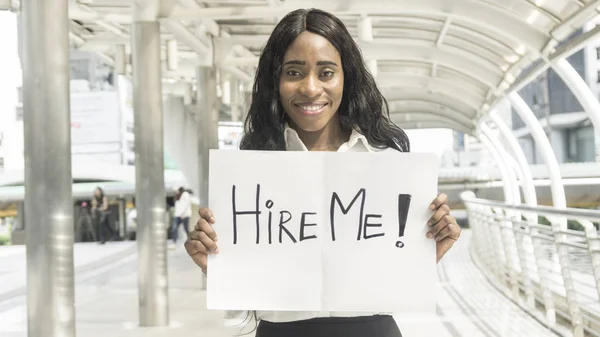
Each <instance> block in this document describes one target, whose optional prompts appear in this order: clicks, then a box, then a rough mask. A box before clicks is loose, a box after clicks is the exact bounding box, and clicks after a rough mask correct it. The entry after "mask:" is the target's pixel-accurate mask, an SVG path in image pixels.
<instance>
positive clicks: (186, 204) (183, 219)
mask: <svg viewBox="0 0 600 337" xmlns="http://www.w3.org/2000/svg"><path fill="white" fill-rule="evenodd" d="M174 216H175V218H174V219H173V228H172V233H171V237H172V238H173V244H177V236H178V233H179V225H181V224H183V229H185V234H186V235H189V232H190V228H189V223H190V217H191V216H192V201H191V199H190V194H189V193H188V191H186V190H185V189H184V188H183V187H179V189H177V192H176V193H175V213H174Z"/></svg>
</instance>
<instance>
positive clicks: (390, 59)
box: [70, 0, 600, 133]
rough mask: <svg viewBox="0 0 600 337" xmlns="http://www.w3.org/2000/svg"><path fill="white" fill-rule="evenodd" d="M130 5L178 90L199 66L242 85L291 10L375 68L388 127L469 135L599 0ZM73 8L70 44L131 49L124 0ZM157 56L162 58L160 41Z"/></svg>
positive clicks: (109, 56) (111, 51) (248, 0)
mask: <svg viewBox="0 0 600 337" xmlns="http://www.w3.org/2000/svg"><path fill="white" fill-rule="evenodd" d="M136 2H138V3H142V6H146V7H147V8H148V9H153V10H154V12H155V13H156V15H157V16H158V17H159V18H160V21H161V23H162V24H161V26H162V27H161V30H162V39H163V40H165V41H167V40H176V41H178V44H177V50H178V53H177V55H178V59H179V60H178V61H179V62H178V68H177V70H166V71H164V72H163V73H164V76H165V78H168V79H169V80H170V82H182V83H193V81H194V77H195V71H194V67H195V66H196V65H197V64H198V58H200V59H204V60H208V62H212V61H214V64H215V65H217V66H218V67H219V68H220V69H221V70H222V71H223V72H224V73H229V74H232V75H233V76H235V77H237V78H239V79H241V80H242V81H246V82H250V81H252V76H253V74H254V69H255V66H256V64H257V61H258V56H259V55H260V50H261V47H262V46H263V45H264V43H265V42H266V40H267V38H268V36H269V34H270V33H271V31H272V30H273V28H274V26H275V24H276V23H277V22H278V20H279V19H281V17H282V16H283V15H285V14H286V13H288V12H290V11H292V10H294V9H298V8H319V9H323V10H326V11H329V12H332V13H334V14H336V15H337V16H338V17H340V18H341V19H342V20H343V21H344V22H345V24H346V25H347V27H348V29H349V31H350V33H351V34H352V35H353V36H354V37H355V38H356V40H357V42H358V43H359V45H360V46H361V49H362V51H363V55H364V57H365V59H366V60H368V61H369V60H376V71H377V80H378V83H379V86H380V87H381V89H382V91H383V92H384V94H385V96H386V98H387V99H388V100H389V102H390V112H391V113H392V117H393V119H394V120H395V121H396V122H398V123H399V124H400V125H402V126H405V127H429V126H431V127H449V128H452V129H455V130H461V131H463V132H469V133H471V132H473V131H474V130H475V128H476V125H477V119H478V117H479V116H481V115H482V114H485V113H486V112H487V111H488V110H489V109H490V107H491V106H493V105H494V103H496V102H497V101H498V100H499V99H501V98H502V97H503V96H504V95H505V93H506V91H507V90H514V89H518V88H519V86H522V85H524V84H526V83H527V82H528V81H530V80H531V79H533V78H534V77H535V76H536V75H537V74H539V72H540V71H542V70H544V69H546V68H547V67H548V66H549V64H550V62H552V61H553V60H554V59H557V58H559V57H563V56H566V55H568V54H569V53H572V52H573V51H574V50H575V48H578V47H581V46H582V43H584V42H585V41H587V40H588V39H590V38H593V37H595V36H596V34H597V33H598V31H600V30H597V29H594V30H592V31H590V32H589V33H586V34H584V35H582V36H581V37H579V38H577V39H573V40H572V42H569V43H568V44H566V45H561V46H560V47H558V48H557V45H558V44H559V43H560V42H562V41H564V40H565V39H567V38H568V37H570V36H572V35H573V34H574V33H576V32H578V31H579V30H580V29H581V28H582V27H583V25H584V24H585V23H586V22H588V21H589V20H590V19H592V18H593V17H595V16H596V15H597V14H598V6H599V5H600V1H598V0H593V1H592V0H505V1H498V0H479V1H475V0H472V1H467V0H423V1H414V0H403V1H402V0H373V1H348V0H330V1H305V0H287V1H285V2H284V1H277V0H266V1H261V0H256V1H255V0H240V1H224V0H222V1H218V0H213V1H196V0H179V1H177V0H162V1H160V0H152V1H146V2H145V4H143V3H144V2H143V1H136ZM72 3H73V4H72V6H71V8H70V16H71V18H72V19H73V20H74V21H73V22H72V24H71V28H72V36H71V38H72V40H73V42H74V43H75V45H76V46H78V48H80V49H83V50H89V51H94V52H97V53H99V54H100V55H101V56H102V57H103V58H104V59H105V60H106V61H107V62H113V61H114V59H115V58H116V57H117V58H118V55H116V54H115V47H114V46H115V45H116V44H126V45H128V44H130V39H131V37H130V32H131V22H132V9H131V7H130V1H120V0H94V1H91V2H90V3H89V4H88V5H82V4H76V3H75V1H73V2H72ZM211 37H212V38H211ZM163 49H164V51H165V54H166V50H167V47H166V43H165V47H164V48H163ZM211 50H213V51H214V53H211V52H210V51H211ZM211 55H214V59H212V60H211ZM540 60H541V62H540ZM370 62H375V61H370ZM371 64H373V63H371ZM534 64H535V65H536V66H535V67H532V65H534ZM525 69H528V70H527V71H526V72H525V73H523V71H524V70H525Z"/></svg>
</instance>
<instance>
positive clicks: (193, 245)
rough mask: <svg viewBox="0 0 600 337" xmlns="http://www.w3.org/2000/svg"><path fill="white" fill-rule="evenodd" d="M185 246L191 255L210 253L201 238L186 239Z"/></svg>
mask: <svg viewBox="0 0 600 337" xmlns="http://www.w3.org/2000/svg"><path fill="white" fill-rule="evenodd" d="M183 246H184V247H185V251H186V252H187V253H188V255H190V256H192V255H196V254H207V253H208V249H207V248H206V246H205V245H204V244H203V243H202V241H200V240H193V239H191V238H190V239H188V240H187V241H185V244H184V245H183Z"/></svg>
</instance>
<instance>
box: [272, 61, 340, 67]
mask: <svg viewBox="0 0 600 337" xmlns="http://www.w3.org/2000/svg"><path fill="white" fill-rule="evenodd" d="M288 64H295V65H301V66H304V65H306V61H300V60H290V61H287V62H285V63H284V64H283V65H284V66H285V65H288ZM317 65H318V66H334V67H337V66H338V65H337V63H335V62H333V61H317Z"/></svg>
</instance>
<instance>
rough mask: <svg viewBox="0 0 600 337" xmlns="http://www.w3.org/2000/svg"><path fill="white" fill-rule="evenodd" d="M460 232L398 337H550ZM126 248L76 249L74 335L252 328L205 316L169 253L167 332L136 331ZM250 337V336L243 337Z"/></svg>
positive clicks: (14, 326)
mask: <svg viewBox="0 0 600 337" xmlns="http://www.w3.org/2000/svg"><path fill="white" fill-rule="evenodd" d="M469 240H470V233H469V232H468V231H465V233H464V234H463V236H462V238H461V242H460V244H458V245H456V246H455V247H454V248H453V249H452V251H451V252H450V253H449V254H448V255H447V256H446V257H445V258H444V261H443V263H441V264H440V266H439V278H440V283H439V284H440V292H439V302H438V304H439V305H438V311H437V315H432V316H423V315H396V316H395V318H396V321H397V322H398V325H399V326H400V329H401V330H402V332H403V335H404V336H405V337H411V336H419V337H421V336H436V337H438V336H439V337H456V336H469V337H477V336H484V337H500V336H511V337H512V336H553V334H552V333H551V332H550V331H548V330H547V329H545V328H544V327H543V326H542V325H541V324H539V323H538V322H537V321H536V320H534V319H533V318H531V317H530V316H529V315H527V314H526V313H524V312H523V311H522V310H521V309H520V308H519V307H518V306H516V305H515V304H513V303H512V302H511V301H510V300H508V299H507V298H506V297H504V296H503V295H502V294H500V293H499V292H497V291H496V289H495V288H494V287H493V286H491V285H490V284H489V283H488V282H487V281H486V280H485V278H484V276H483V275H481V273H479V271H478V270H477V269H476V267H475V266H474V264H473V263H472V261H471V259H470V257H469V254H468V250H467V246H468V242H469ZM136 255H137V254H136V249H135V243H134V242H117V243H109V244H107V245H105V246H99V245H96V244H77V245H76V248H75V265H76V319H77V336H84V337H97V336H98V337H99V336H111V337H137V336H145V337H158V336H168V337H179V336H182V337H183V336H185V337H189V336H210V337H222V336H223V337H224V336H234V335H236V334H239V333H240V331H241V329H242V328H243V327H245V329H244V331H242V332H247V331H249V330H252V328H253V327H254V323H253V322H249V323H247V324H245V325H242V326H235V327H231V326H229V324H226V323H225V320H224V319H223V318H224V317H225V313H224V312H221V311H212V310H206V300H205V291H203V290H202V289H201V282H202V281H201V277H202V275H201V272H200V270H199V269H198V268H197V267H196V266H195V265H194V264H193V262H191V260H190V259H189V258H188V257H187V255H186V254H185V251H184V250H183V247H181V246H180V247H177V249H175V250H171V251H169V285H170V292H169V296H170V297H169V305H170V314H171V326H170V327H168V328H146V329H143V328H139V327H137V322H138V317H137V272H136V269H137V264H136ZM24 262H25V251H24V248H23V247H0V281H1V282H0V336H2V337H26V336H27V333H26V308H25V296H24V295H25V288H24V284H25V283H24V282H25V269H24ZM244 336H247V337H253V334H252V333H250V334H247V335H244Z"/></svg>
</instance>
